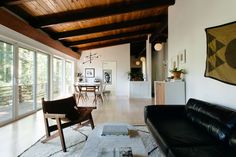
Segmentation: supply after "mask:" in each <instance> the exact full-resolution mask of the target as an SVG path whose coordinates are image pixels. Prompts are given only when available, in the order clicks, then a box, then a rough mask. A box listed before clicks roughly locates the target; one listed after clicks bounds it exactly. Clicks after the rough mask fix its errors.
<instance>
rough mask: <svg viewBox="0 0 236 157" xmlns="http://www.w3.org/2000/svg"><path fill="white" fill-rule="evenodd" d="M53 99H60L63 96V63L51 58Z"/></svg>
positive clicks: (58, 59)
mask: <svg viewBox="0 0 236 157" xmlns="http://www.w3.org/2000/svg"><path fill="white" fill-rule="evenodd" d="M52 75H53V76H52V77H53V82H52V86H53V91H52V92H53V93H52V97H53V99H57V98H60V97H61V96H62V94H63V62H62V59H60V58H56V57H54V58H53V73H52Z"/></svg>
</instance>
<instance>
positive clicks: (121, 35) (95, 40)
mask: <svg viewBox="0 0 236 157" xmlns="http://www.w3.org/2000/svg"><path fill="white" fill-rule="evenodd" d="M152 31H153V30H152V29H146V30H139V31H133V32H126V33H120V34H114V35H108V36H102V37H97V38H91V39H85V40H78V41H73V42H64V45H65V46H75V45H80V44H86V43H93V42H99V41H106V40H111V39H117V38H123V37H132V36H137V35H143V34H148V33H151V32H152Z"/></svg>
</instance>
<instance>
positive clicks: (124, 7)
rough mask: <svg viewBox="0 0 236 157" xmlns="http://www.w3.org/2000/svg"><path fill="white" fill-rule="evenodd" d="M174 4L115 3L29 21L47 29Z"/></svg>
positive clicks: (154, 0) (169, 0)
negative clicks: (68, 23) (62, 24)
mask: <svg viewBox="0 0 236 157" xmlns="http://www.w3.org/2000/svg"><path fill="white" fill-rule="evenodd" d="M174 3H175V0H149V1H138V2H137V1H136V2H135V1H133V2H130V3H116V4H112V5H109V6H107V7H103V6H96V7H93V8H85V9H83V10H75V11H66V12H62V13H55V14H51V15H44V16H39V17H37V18H36V19H35V20H34V21H31V24H32V25H33V26H34V27H36V28H37V27H38V28H39V27H47V26H52V25H55V24H60V23H65V22H74V21H81V20H89V19H94V18H101V17H105V16H111V15H116V14H122V13H128V12H133V11H137V10H144V9H148V8H154V7H160V6H167V5H173V4H174Z"/></svg>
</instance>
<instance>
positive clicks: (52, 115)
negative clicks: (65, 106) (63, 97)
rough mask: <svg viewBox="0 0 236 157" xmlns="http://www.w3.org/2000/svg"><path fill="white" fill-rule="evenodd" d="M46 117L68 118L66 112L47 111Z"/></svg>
mask: <svg viewBox="0 0 236 157" xmlns="http://www.w3.org/2000/svg"><path fill="white" fill-rule="evenodd" d="M44 116H45V118H66V114H53V113H45V114H44Z"/></svg>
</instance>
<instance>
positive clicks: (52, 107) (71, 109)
mask: <svg viewBox="0 0 236 157" xmlns="http://www.w3.org/2000/svg"><path fill="white" fill-rule="evenodd" d="M42 108H43V116H44V123H45V131H46V139H45V140H43V141H42V143H45V142H47V141H48V140H51V139H53V138H55V137H57V136H58V135H59V136H60V140H61V146H62V150H63V151H64V152H66V144H65V139H64V134H63V128H66V127H69V126H72V125H75V124H79V125H83V124H88V123H89V124H90V125H91V128H92V129H93V128H94V122H93V118H92V114H91V112H92V110H93V109H95V108H96V107H77V104H76V100H75V97H74V96H71V97H68V98H65V99H60V100H53V101H45V100H44V98H42ZM49 119H51V120H54V121H56V124H52V125H50V124H49ZM53 131H57V132H56V133H54V134H53V135H51V132H53Z"/></svg>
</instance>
